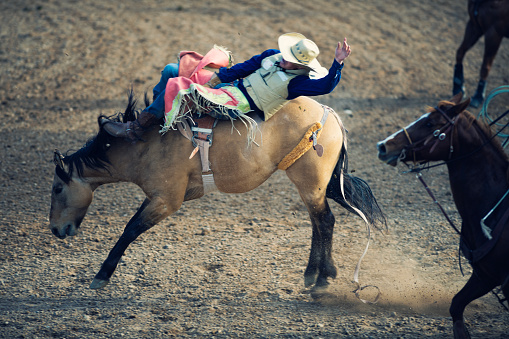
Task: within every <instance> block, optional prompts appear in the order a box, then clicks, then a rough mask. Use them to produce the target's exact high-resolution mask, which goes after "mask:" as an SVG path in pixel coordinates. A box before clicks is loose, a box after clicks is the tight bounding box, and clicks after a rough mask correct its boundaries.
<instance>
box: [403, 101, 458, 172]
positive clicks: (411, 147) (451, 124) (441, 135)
mask: <svg viewBox="0 0 509 339" xmlns="http://www.w3.org/2000/svg"><path fill="white" fill-rule="evenodd" d="M435 110H436V111H437V112H439V113H440V114H442V116H443V117H444V118H445V119H446V121H447V122H446V123H445V124H444V125H443V126H442V127H440V128H439V129H437V130H435V131H434V132H433V133H432V134H431V135H428V136H425V137H424V138H422V139H419V140H418V141H415V142H414V141H413V140H412V138H411V137H410V134H409V133H408V131H407V130H406V128H405V127H403V132H404V134H405V137H406V138H407V141H408V145H407V146H405V147H404V148H403V150H402V151H401V154H400V160H403V159H404V158H406V152H408V151H411V152H412V153H413V157H414V160H413V162H414V164H415V163H417V160H416V157H415V153H416V152H417V151H420V150H422V149H424V148H425V147H426V146H427V145H428V144H429V143H430V142H431V141H432V140H433V139H435V142H434V143H433V145H432V146H431V148H430V150H429V152H430V153H432V152H433V151H434V150H435V148H436V147H437V146H438V144H439V142H441V141H444V140H445V138H447V135H448V134H449V135H450V143H449V160H451V158H452V154H453V152H454V147H453V145H452V142H453V135H454V130H455V126H456V125H455V123H456V117H454V118H452V119H451V118H450V117H449V116H448V115H447V113H445V112H444V110H442V109H441V108H440V107H438V106H437V107H435ZM421 144H422V145H421Z"/></svg>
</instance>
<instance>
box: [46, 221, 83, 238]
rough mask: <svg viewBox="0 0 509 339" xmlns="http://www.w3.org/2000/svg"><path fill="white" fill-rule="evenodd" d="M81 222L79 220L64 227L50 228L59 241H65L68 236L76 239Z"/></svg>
mask: <svg viewBox="0 0 509 339" xmlns="http://www.w3.org/2000/svg"><path fill="white" fill-rule="evenodd" d="M82 220H83V219H81V220H77V221H76V222H74V223H67V224H65V225H64V226H63V227H56V226H50V229H51V233H53V235H54V236H55V237H57V238H59V239H65V238H66V237H67V236H70V237H74V236H75V235H76V234H78V228H79V227H80V224H81V221H82Z"/></svg>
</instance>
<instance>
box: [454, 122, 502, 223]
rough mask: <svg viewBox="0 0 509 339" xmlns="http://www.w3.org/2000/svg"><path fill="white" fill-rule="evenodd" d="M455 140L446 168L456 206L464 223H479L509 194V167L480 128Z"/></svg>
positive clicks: (475, 128)
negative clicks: (508, 175) (508, 173)
mask: <svg viewBox="0 0 509 339" xmlns="http://www.w3.org/2000/svg"><path fill="white" fill-rule="evenodd" d="M455 140H456V142H455V148H454V149H455V153H454V154H455V156H454V157H453V158H452V160H451V161H449V162H448V164H447V167H448V170H449V181H450V184H451V191H452V194H453V198H454V202H455V204H456V207H457V208H458V212H459V213H460V215H461V217H462V219H463V221H464V222H467V221H473V222H475V223H478V221H479V220H480V219H481V218H483V217H484V216H485V215H486V214H487V213H488V212H489V211H490V210H491V209H492V208H493V207H494V206H495V205H496V203H497V202H498V201H499V200H500V198H501V197H502V196H503V195H504V194H505V192H506V191H507V190H508V188H509V184H508V181H507V172H508V167H509V164H508V161H507V157H506V156H505V154H501V151H500V149H498V148H497V147H495V146H494V145H493V144H492V142H489V143H487V144H486V141H487V140H488V139H487V137H486V136H485V135H484V133H482V132H481V131H480V129H479V128H478V127H474V126H472V127H471V128H469V129H468V130H463V131H458V135H457V136H456V138H455Z"/></svg>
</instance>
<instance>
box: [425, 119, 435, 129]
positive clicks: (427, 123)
mask: <svg viewBox="0 0 509 339" xmlns="http://www.w3.org/2000/svg"><path fill="white" fill-rule="evenodd" d="M434 125H435V124H434V123H433V122H432V121H431V120H428V121H427V122H426V127H427V128H432V127H433V126H434Z"/></svg>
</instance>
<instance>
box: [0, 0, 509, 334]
mask: <svg viewBox="0 0 509 339" xmlns="http://www.w3.org/2000/svg"><path fill="white" fill-rule="evenodd" d="M0 19H1V20H0V28H1V29H0V65H1V67H0V108H1V109H0V117H1V118H0V138H1V141H2V142H1V147H0V178H1V180H0V185H1V191H0V211H1V212H0V222H1V224H0V244H1V245H0V246H1V247H0V337H1V338H119V337H123V338H168V337H184V338H186V337H207V338H231V337H241V338H248V337H249V338H275V337H278V338H338V337H348V338H449V337H451V333H452V332H451V329H452V326H451V321H450V317H449V314H448V308H449V304H450V301H451V298H452V297H453V296H454V295H455V294H456V293H457V291H458V290H459V289H460V288H461V287H462V286H463V285H464V283H465V282H466V280H467V278H468V276H469V273H470V270H469V267H468V263H467V262H466V261H465V260H462V265H463V269H464V271H465V274H466V275H465V276H462V274H461V272H460V268H459V265H458V238H457V236H456V235H455V233H454V232H453V231H452V229H451V228H450V227H449V225H448V224H447V222H446V220H445V219H444V217H443V216H442V214H440V212H439V210H438V209H437V207H436V206H435V205H434V204H433V202H432V201H431V199H430V198H429V197H428V196H427V195H426V193H425V191H424V189H423V188H422V186H421V185H420V183H419V182H418V181H417V180H416V179H415V177H414V176H413V175H410V174H405V173H403V171H404V168H403V167H399V168H396V169H394V168H392V167H389V166H387V165H384V164H383V163H382V162H380V161H379V160H378V159H377V156H376V142H377V141H379V140H382V139H384V138H385V137H386V136H388V135H390V134H392V133H393V132H395V131H396V130H398V129H400V128H401V127H403V126H405V125H406V124H408V123H410V122H411V121H413V120H414V119H415V118H417V117H418V116H419V115H420V114H422V113H424V111H425V109H426V106H428V105H434V104H435V103H436V102H437V101H439V100H441V99H448V98H449V97H450V96H451V87H452V69H453V64H454V56H455V51H456V48H457V46H458V45H459V43H460V41H461V38H462V35H463V30H464V26H465V23H466V20H467V13H466V1H463V0H461V1H460V0H455V1H445V0H434V1H420V0H368V1H348V2H347V1H345V2H338V1H330V0H314V1H299V0H297V1H290V0H270V1H269V0H250V1H244V0H237V1H227V0H216V1H198V0H187V1H180V2H176V1H162V0H144V1H134V0H126V1H122V2H120V1H118V2H108V1H103V0H85V1H75V0H69V1H64V0H39V1H33V0H30V1H28V0H15V1H14V0H5V1H2V2H1V3H0ZM292 31H297V32H301V33H303V34H305V35H306V36H308V37H309V38H311V39H313V40H314V41H316V42H317V44H318V45H319V47H320V49H321V55H320V57H319V60H320V61H321V62H322V64H324V65H325V66H328V65H330V63H331V62H332V57H333V52H334V48H335V45H336V43H337V41H342V39H343V37H345V36H346V37H348V41H349V43H350V44H351V46H352V50H353V52H352V55H351V57H350V58H349V59H348V60H347V62H346V66H345V68H344V70H343V78H342V80H341V83H340V84H339V86H338V87H337V89H336V90H335V91H334V93H332V94H330V95H327V96H323V97H320V98H318V100H319V101H321V102H323V103H325V104H327V105H330V106H331V107H333V108H334V109H335V110H336V111H337V112H338V113H339V114H340V116H341V118H342V119H343V121H344V123H345V125H346V127H347V129H348V130H349V134H348V138H349V153H350V168H351V169H352V170H355V173H354V174H355V175H356V176H359V177H361V178H363V179H365V180H366V181H367V182H368V183H369V185H370V186H371V188H372V189H373V191H374V193H375V195H376V196H377V198H378V201H379V203H380V205H381V206H382V208H383V210H384V211H385V213H386V214H387V217H388V226H389V230H390V232H389V234H382V233H380V232H377V233H375V234H374V239H373V240H372V242H371V246H370V249H369V252H368V254H367V255H366V257H365V259H364V261H363V263H362V266H361V271H360V281H361V283H362V284H372V285H376V286H378V287H379V288H380V290H381V291H382V297H381V299H380V301H379V302H378V303H377V304H375V305H369V304H363V303H361V302H360V301H359V300H358V299H356V298H355V296H354V294H353V293H352V290H353V288H354V285H353V284H352V279H353V272H354V268H355V265H356V263H357V261H358V259H359V257H360V255H361V253H362V251H363V249H364V246H365V245H366V241H367V239H366V231H365V227H364V225H363V223H362V221H361V220H360V219H359V218H357V217H355V216H353V215H351V214H348V213H347V212H345V211H344V210H343V209H341V207H340V206H339V205H337V204H335V203H334V202H331V206H332V208H333V212H334V214H335V216H336V232H335V239H334V253H333V256H334V259H335V261H336V264H337V266H338V269H339V274H338V277H337V278H336V279H335V280H332V281H331V285H330V287H329V289H328V291H327V293H324V294H322V295H320V296H318V298H314V297H316V296H314V295H312V293H310V291H309V290H307V289H305V288H304V284H303V273H304V269H305V266H306V264H307V259H308V255H309V254H308V253H309V247H310V236H311V229H310V222H309V218H308V215H307V212H306V210H305V208H304V205H303V204H302V202H301V201H300V199H299V196H298V194H297V191H296V189H295V187H294V186H293V185H292V184H291V183H290V181H289V180H288V179H287V178H286V176H285V174H284V173H283V172H277V173H276V174H275V175H274V176H273V177H271V179H270V180H268V181H267V182H266V183H265V184H263V185H262V186H261V187H259V188H257V189H256V190H254V191H251V192H249V193H246V194H239V195H226V194H222V193H217V192H216V193H211V194H209V195H207V196H205V197H204V198H202V199H199V200H195V201H190V202H186V203H184V205H183V206H182V208H181V210H179V211H178V212H177V213H175V214H174V215H172V216H171V217H169V218H167V219H166V220H165V221H164V222H162V223H161V224H159V225H157V226H156V227H154V228H153V229H152V230H150V231H149V232H147V233H145V234H144V235H142V236H141V237H140V238H139V239H138V240H137V241H136V242H135V243H133V244H132V245H131V246H130V247H129V248H128V250H127V251H126V254H125V256H124V257H123V260H122V262H121V264H120V265H119V267H118V269H117V270H116V272H115V274H114V276H113V277H112V279H111V282H110V284H109V285H108V286H106V287H105V288H104V289H102V290H98V291H97V290H91V289H89V288H88V287H89V284H90V283H91V281H92V279H93V277H94V275H95V273H96V272H97V271H98V270H99V267H100V265H101V263H102V261H103V260H104V259H105V258H106V256H107V254H108V252H109V250H110V249H111V248H112V246H113V245H114V243H115V242H116V241H117V239H118V237H119V236H120V234H121V232H122V230H123V227H124V225H125V224H126V222H127V221H128V220H129V218H130V217H131V216H132V214H133V213H134V212H135V211H136V209H137V207H138V206H139V205H140V203H141V202H142V201H143V199H144V196H143V193H142V192H141V190H140V189H139V188H138V187H136V186H135V185H133V184H117V185H108V186H103V187H100V188H99V189H98V190H97V191H96V195H95V200H94V202H93V203H92V205H91V207H90V210H89V213H88V214H87V217H86V218H85V220H84V222H83V225H82V227H81V229H80V232H79V234H78V235H77V236H76V237H72V238H69V237H68V238H66V239H65V240H59V239H57V238H56V237H54V236H53V235H52V234H51V232H50V230H49V229H48V214H49V206H50V191H51V182H52V178H53V172H54V165H53V162H52V157H53V150H54V149H55V148H59V149H60V150H62V151H63V152H65V151H67V150H69V149H74V150H77V149H79V148H80V147H81V146H82V145H83V144H84V143H85V142H86V140H87V139H88V138H90V137H92V136H93V135H94V134H95V133H96V132H97V123H96V117H97V116H98V115H99V114H101V113H104V114H108V115H109V114H113V113H114V112H118V111H121V110H123V109H124V108H125V105H126V102H127V101H126V91H127V90H128V89H129V88H130V86H131V85H132V86H133V87H134V89H135V91H136V93H138V94H139V96H140V97H141V96H142V95H143V93H144V92H145V91H151V89H152V87H153V86H154V85H155V84H156V83H157V81H158V79H159V74H160V73H159V72H160V70H161V69H162V67H163V66H164V65H165V64H166V63H168V62H173V61H175V60H176V59H175V57H176V55H177V54H178V52H179V51H181V50H189V49H191V50H195V51H198V52H201V53H204V52H206V51H208V50H209V49H210V48H211V47H212V45H213V44H219V45H223V46H227V47H228V48H229V49H230V50H231V51H233V53H234V56H235V59H236V60H237V61H243V60H245V59H247V58H249V57H250V56H251V55H254V54H257V53H259V52H261V51H263V50H265V49H267V48H277V37H278V36H279V35H280V34H282V33H286V32H292ZM482 50H483V40H482V39H481V41H480V42H479V43H478V45H476V46H475V47H474V49H473V50H472V51H470V52H469V53H468V54H467V58H466V60H465V77H466V85H467V90H468V93H469V94H472V93H473V91H474V90H475V86H476V84H477V80H478V74H479V67H480V62H481V59H482ZM507 65H509V43H508V42H507V41H504V42H503V43H502V46H501V48H500V50H499V53H498V55H497V58H496V59H495V63H494V66H493V69H492V72H491V74H490V77H489V79H488V91H489V90H492V89H494V88H495V87H497V86H500V85H504V84H508V83H509V68H508V67H507ZM508 106H509V100H508V99H507V97H506V98H503V99H500V100H498V101H497V102H495V103H494V104H493V110H495V111H496V110H497V109H499V110H500V111H501V110H502V109H504V110H505V109H507V107H508ZM471 111H472V112H474V113H476V112H477V111H478V110H476V109H472V110H471ZM425 178H426V180H427V181H428V183H429V185H430V186H431V188H432V189H433V190H434V192H435V194H436V196H437V199H438V200H439V201H440V202H441V203H442V204H443V205H444V206H445V209H446V210H447V212H448V213H449V214H450V216H451V218H452V219H453V221H454V222H455V223H456V224H459V223H460V220H459V216H458V214H457V213H456V211H455V208H454V205H453V203H452V201H451V196H450V191H449V186H448V179H447V173H446V171H445V170H444V169H443V168H438V169H433V170H431V171H429V172H426V173H425ZM365 292H366V293H365V295H363V296H364V297H365V298H371V297H373V289H371V290H369V289H368V290H366V291H365ZM466 320H467V323H468V325H469V327H470V330H471V334H472V336H473V337H474V338H502V337H504V336H506V335H507V333H508V330H509V326H508V325H509V313H508V312H505V311H504V310H503V309H502V307H501V306H500V305H499V304H498V301H497V299H496V298H495V297H494V296H493V295H491V294H490V295H486V296H484V297H483V298H481V299H479V300H477V301H475V302H473V303H472V304H471V305H469V306H468V308H467V312H466Z"/></svg>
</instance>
